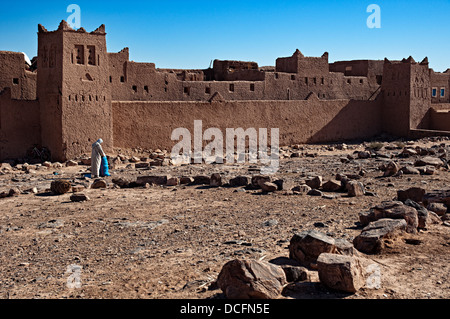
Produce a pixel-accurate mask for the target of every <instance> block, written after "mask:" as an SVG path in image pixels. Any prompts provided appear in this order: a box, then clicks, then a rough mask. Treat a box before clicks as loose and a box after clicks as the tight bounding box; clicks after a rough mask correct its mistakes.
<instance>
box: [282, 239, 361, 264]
mask: <svg viewBox="0 0 450 319" xmlns="http://www.w3.org/2000/svg"><path fill="white" fill-rule="evenodd" d="M322 253H332V254H342V255H347V254H348V255H353V254H354V249H353V246H352V244H351V243H349V242H348V241H346V240H344V239H342V240H339V241H336V240H335V239H334V238H333V237H330V236H327V235H325V234H323V233H321V232H319V231H316V230H309V231H304V232H301V233H299V234H294V236H293V237H292V239H291V241H290V244H289V258H291V259H294V260H296V261H298V262H299V263H300V264H301V265H302V266H305V267H307V268H315V264H316V262H317V258H318V257H319V255H320V254H322Z"/></svg>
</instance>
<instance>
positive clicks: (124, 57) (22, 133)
mask: <svg viewBox="0 0 450 319" xmlns="http://www.w3.org/2000/svg"><path fill="white" fill-rule="evenodd" d="M194 120H202V121H203V129H207V128H209V127H215V128H220V129H223V131H225V129H226V128H239V127H241V128H244V129H247V128H250V127H253V128H279V129H280V145H291V144H297V143H316V142H334V141H341V140H351V139H364V138H370V137H373V136H376V135H379V134H381V133H387V134H390V135H394V136H398V137H405V138H414V137H422V136H426V135H450V71H449V70H447V71H446V72H444V73H437V72H434V71H433V70H432V69H430V68H429V66H428V59H427V58H425V59H424V60H423V61H421V62H416V61H414V59H413V58H412V57H409V58H407V59H403V60H402V61H389V60H388V59H384V60H380V61H373V60H358V61H340V62H335V63H329V62H328V53H325V54H323V55H322V56H321V57H305V56H304V55H303V54H302V53H301V52H300V51H298V50H297V51H296V52H295V53H294V54H293V55H292V56H291V57H286V58H279V59H277V61H276V65H275V66H274V67H260V66H258V64H257V63H255V62H241V61H218V60H216V61H214V64H213V65H212V67H211V68H208V69H204V70H175V69H157V68H156V67H155V64H153V63H136V62H133V61H129V51H128V48H125V49H123V50H122V51H120V52H118V53H109V52H107V46H106V32H105V26H104V25H102V26H100V27H99V28H98V29H97V30H95V31H93V32H90V33H89V32H87V31H86V30H84V29H83V28H81V29H78V30H74V29H72V28H71V27H70V26H69V25H68V24H67V23H66V22H65V21H62V22H61V24H60V25H59V28H58V29H57V30H56V31H47V30H46V29H45V28H44V27H43V26H42V25H39V26H38V55H37V57H36V58H34V59H33V64H32V66H30V65H28V64H27V63H26V62H25V56H24V54H23V53H15V52H5V51H0V159H11V158H21V157H23V156H24V154H25V152H26V150H27V149H29V148H30V147H32V146H33V145H35V144H36V145H40V146H43V147H47V148H48V149H50V151H51V153H52V157H53V160H58V161H65V160H67V159H70V158H74V157H77V156H79V155H81V154H84V153H89V152H90V150H91V144H92V143H93V142H95V141H96V140H97V139H98V138H100V137H101V138H102V139H103V140H104V148H105V150H106V151H107V152H108V151H112V149H113V148H115V147H117V148H119V147H120V148H135V147H141V148H143V149H145V148H147V149H156V148H161V149H164V148H166V149H168V150H170V149H171V148H172V147H173V145H175V144H176V143H177V141H172V140H171V133H172V131H173V130H174V129H175V128H179V127H184V128H187V129H189V130H192V131H191V132H193V126H194Z"/></svg>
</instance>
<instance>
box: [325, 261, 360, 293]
mask: <svg viewBox="0 0 450 319" xmlns="http://www.w3.org/2000/svg"><path fill="white" fill-rule="evenodd" d="M317 269H318V274H319V280H320V282H321V283H322V284H324V285H325V286H327V287H328V288H331V289H334V290H338V291H344V292H349V293H355V292H357V291H358V290H359V289H360V288H361V287H363V286H364V285H365V280H366V278H365V271H364V267H363V265H362V263H361V262H360V259H359V258H358V257H354V256H344V255H336V254H327V253H323V254H320V256H319V258H318V259H317Z"/></svg>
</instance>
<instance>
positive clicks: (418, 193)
mask: <svg viewBox="0 0 450 319" xmlns="http://www.w3.org/2000/svg"><path fill="white" fill-rule="evenodd" d="M424 195H425V189H423V188H421V187H411V188H409V189H407V190H399V191H397V199H398V200H399V201H401V202H405V201H406V200H407V199H411V200H413V201H415V202H417V203H421V202H422V201H423V196H424Z"/></svg>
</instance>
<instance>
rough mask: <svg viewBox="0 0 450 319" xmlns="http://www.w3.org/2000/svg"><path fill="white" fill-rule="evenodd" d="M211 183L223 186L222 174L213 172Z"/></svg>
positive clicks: (213, 185) (211, 184)
mask: <svg viewBox="0 0 450 319" xmlns="http://www.w3.org/2000/svg"><path fill="white" fill-rule="evenodd" d="M209 185H210V186H212V187H219V186H222V176H221V175H220V174H219V173H215V174H212V175H211V177H210V184H209Z"/></svg>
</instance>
